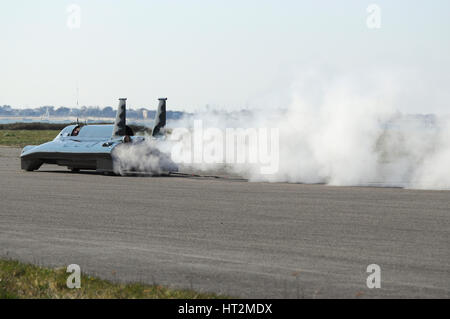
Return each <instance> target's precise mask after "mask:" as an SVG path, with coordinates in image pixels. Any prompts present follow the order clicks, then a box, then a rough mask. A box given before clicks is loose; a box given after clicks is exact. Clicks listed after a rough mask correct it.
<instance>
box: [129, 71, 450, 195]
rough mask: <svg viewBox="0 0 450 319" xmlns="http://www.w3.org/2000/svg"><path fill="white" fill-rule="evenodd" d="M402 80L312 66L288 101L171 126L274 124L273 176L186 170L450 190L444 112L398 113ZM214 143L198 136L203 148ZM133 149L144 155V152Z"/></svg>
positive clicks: (449, 137)
mask: <svg viewBox="0 0 450 319" xmlns="http://www.w3.org/2000/svg"><path fill="white" fill-rule="evenodd" d="M407 85H408V83H407V80H405V82H403V81H400V80H399V79H396V78H395V77H392V76H386V75H385V74H382V73H375V74H374V73H371V74H369V75H358V76H355V75H353V76H339V77H325V76H323V75H320V74H315V73H313V72H311V73H309V74H308V75H307V76H305V77H304V79H303V80H301V81H297V82H296V84H295V85H294V86H293V87H292V96H291V103H290V104H289V105H277V106H273V107H264V108H262V109H252V110H249V111H243V112H233V113H227V112H223V111H222V112H221V111H218V110H207V111H204V112H200V113H197V114H196V115H194V116H193V117H189V118H185V119H182V120H180V121H177V122H175V123H171V125H170V126H171V127H186V128H189V129H192V127H193V123H194V120H195V119H201V120H202V121H203V126H204V127H213V128H219V129H222V130H225V129H226V128H230V127H233V128H267V129H270V128H278V130H279V150H278V169H277V170H276V172H274V173H273V174H262V173H261V169H260V166H261V165H260V164H258V163H247V164H242V163H239V164H233V163H225V164H220V163H216V164H211V163H202V162H197V163H192V164H184V165H183V167H186V166H187V167H189V169H192V170H198V171H211V170H221V171H225V172H228V173H231V174H238V175H241V176H242V177H244V178H247V179H249V180H250V181H267V182H290V183H325V184H329V185H347V186H351V185H376V186H400V187H409V188H424V189H441V188H450V170H449V168H448V164H447V163H449V162H450V121H449V118H448V117H446V116H440V117H437V116H429V115H428V116H423V115H422V116H419V115H405V114H402V113H400V112H399V111H398V104H399V103H400V102H401V99H402V94H405V92H407V93H409V94H411V95H413V94H414V92H413V91H410V92H408V90H405V88H404V87H405V86H407ZM408 100H409V101H410V100H411V96H410V97H408ZM212 142H213V141H212V140H207V139H205V140H203V144H204V147H203V149H204V148H208V143H212ZM177 143H186V141H185V140H184V141H180V142H176V141H175V142H174V141H172V142H171V143H170V146H167V144H166V146H165V147H166V149H165V150H164V152H165V153H169V152H170V151H169V149H170V147H174V146H175V147H177ZM158 147H161V145H159V146H158ZM178 147H179V145H178ZM190 151H191V152H192V149H191V150H190ZM250 151H251V150H250ZM142 152H144V153H145V151H142ZM136 154H138V157H137V161H138V162H140V161H142V157H141V155H143V153H142V154H141V153H136ZM193 156H196V155H195V150H194V155H193ZM146 165H147V164H146ZM146 165H144V166H146ZM149 166H150V167H152V165H149ZM144 168H145V167H144Z"/></svg>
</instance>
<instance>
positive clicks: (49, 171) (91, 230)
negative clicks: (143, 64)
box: [0, 147, 450, 298]
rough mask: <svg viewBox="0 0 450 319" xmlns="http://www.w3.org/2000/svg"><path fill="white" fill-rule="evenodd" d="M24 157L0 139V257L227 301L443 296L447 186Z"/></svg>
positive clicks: (449, 220) (448, 250) (448, 247)
mask: <svg viewBox="0 0 450 319" xmlns="http://www.w3.org/2000/svg"><path fill="white" fill-rule="evenodd" d="M19 153H20V150H19V149H17V148H7V147H0V198H1V205H0V257H2V258H13V259H18V260H21V261H26V262H32V263H35V264H39V265H43V266H58V267H61V266H67V265H69V264H78V265H80V267H81V269H82V271H84V272H86V273H89V274H93V275H97V276H100V277H102V278H106V279H111V280H117V281H139V282H145V283H149V284H162V285H168V286H170V287H175V288H192V289H195V290H198V291H202V292H215V293H221V294H226V295H230V296H235V297H251V298H267V297H269V298H270V297H274V298H378V297H387V298H391V297H401V298H413V297H420V298H430V297H438V298H449V297H450V192H449V191H423V190H420V191H419V190H405V189H400V188H376V187H330V186H324V185H302V184H284V183H249V182H247V181H245V180H240V179H233V178H208V177H189V176H185V177H120V176H104V175H99V174H95V173H89V172H86V173H83V172H81V173H71V172H69V171H68V170H67V169H65V168H62V167H58V166H43V167H41V169H40V170H39V171H36V172H24V171H21V170H20V161H19V158H18V156H19ZM370 264H377V265H379V266H380V269H381V288H379V289H377V288H374V289H369V288H368V287H367V285H366V280H367V277H368V276H369V275H370V273H368V272H367V266H368V265H370ZM82 284H83V283H82Z"/></svg>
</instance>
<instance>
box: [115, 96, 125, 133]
mask: <svg viewBox="0 0 450 319" xmlns="http://www.w3.org/2000/svg"><path fill="white" fill-rule="evenodd" d="M126 105H127V99H126V98H120V99H119V106H118V107H117V113H116V121H115V122H114V129H113V134H112V135H113V136H124V135H126V117H127V110H126Z"/></svg>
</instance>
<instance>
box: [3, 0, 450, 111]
mask: <svg viewBox="0 0 450 319" xmlns="http://www.w3.org/2000/svg"><path fill="white" fill-rule="evenodd" d="M72 3H75V4H78V5H79V6H80V8H81V25H80V28H79V29H75V30H70V29H69V28H68V27H67V24H66V22H67V19H68V15H69V14H68V13H67V12H66V9H67V6H68V5H70V4H72ZM371 3H376V4H378V5H379V6H380V7H381V9H382V15H381V18H382V20H381V29H376V30H374V29H372V30H371V29H368V28H367V26H366V18H367V15H368V13H367V12H366V8H367V6H368V5H369V4H371ZM449 18H450V1H448V0H433V1H406V0H405V1H401V0H395V1H392V0H390V1H362V0H359V1H356V0H346V1H321V0H318V1H300V0H297V1H288V0H284V1H275V0H271V1H268V0H259V1H256V0H255V1H245V0H241V1H234V0H227V1H214V0H210V1H199V0H196V1H193V0H184V1H175V0H166V1H139V0H128V1H124V0H123V1H121V0H116V1H107V0H79V1H61V0H52V1H51V0H42V1H35V0H28V1H27V0H15V1H2V2H0V39H1V44H2V45H1V49H0V61H1V62H0V73H1V77H0V105H3V104H9V105H12V106H15V107H33V106H41V105H55V106H61V105H64V106H69V107H70V106H74V104H75V100H76V87H77V85H78V86H79V90H80V93H79V95H80V104H81V105H99V106H102V107H103V106H105V105H116V101H117V98H118V97H121V96H125V97H128V99H129V104H130V105H131V106H132V107H140V106H152V105H155V100H156V98H157V97H159V96H167V97H168V98H169V105H171V107H172V108H176V109H185V110H188V111H189V110H193V109H194V108H196V107H199V106H202V105H205V104H211V105H218V106H222V107H224V108H229V109H236V108H240V107H246V106H249V105H250V106H251V105H254V104H257V103H258V101H261V99H263V98H264V96H274V95H275V96H276V94H278V93H277V92H285V91H286V89H287V88H289V87H290V86H291V85H292V82H293V81H295V78H296V77H297V76H299V74H298V73H299V72H301V70H303V69H305V68H307V67H311V66H312V67H316V66H317V67H318V68H325V69H328V68H329V69H332V70H338V72H344V73H345V72H347V71H348V72H351V70H353V69H366V68H380V69H388V70H394V72H395V70H402V69H406V70H413V71H414V72H416V73H415V74H418V75H420V77H421V79H422V78H423V92H425V93H424V94H422V95H421V97H418V98H415V99H414V100H415V101H419V102H420V105H421V106H420V105H419V102H418V103H417V105H415V106H414V107H413V106H411V111H422V112H427V111H433V112H439V111H443V108H445V107H446V106H447V104H448V103H447V101H448V100H447V98H449V99H450V95H449V94H450V93H449V92H450V87H449V83H450V75H449V74H450V19H449ZM421 99H422V100H423V101H421ZM430 100H433V101H430ZM425 101H430V102H429V103H428V105H424V104H425V103H424V102H425ZM421 107H423V110H422V109H420V108H421Z"/></svg>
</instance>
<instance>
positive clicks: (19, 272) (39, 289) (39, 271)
mask: <svg viewBox="0 0 450 319" xmlns="http://www.w3.org/2000/svg"><path fill="white" fill-rule="evenodd" d="M69 275H70V273H67V272H66V268H65V267H62V268H55V269H51V268H43V267H38V266H34V265H30V264H24V263H21V262H18V261H13V260H0V299H7V298H14V299H17V298H19V299H23V298H26V299H35V298H41V299H42V298H43V299H74V298H76V299H84V298H94V299H97V298H98V299H104V298H105V299H117V298H122V299H145V298H150V299H161V298H164V299H169V298H172V299H199V298H200V299H211V298H223V296H218V295H215V294H206V293H198V292H195V291H192V290H176V289H169V288H166V287H163V286H159V285H144V284H138V283H132V284H123V283H113V282H110V281H107V280H102V279H99V278H96V277H92V276H87V275H83V274H82V275H81V288H79V289H76V288H74V289H69V288H67V286H66V280H67V277H68V276H69Z"/></svg>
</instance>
